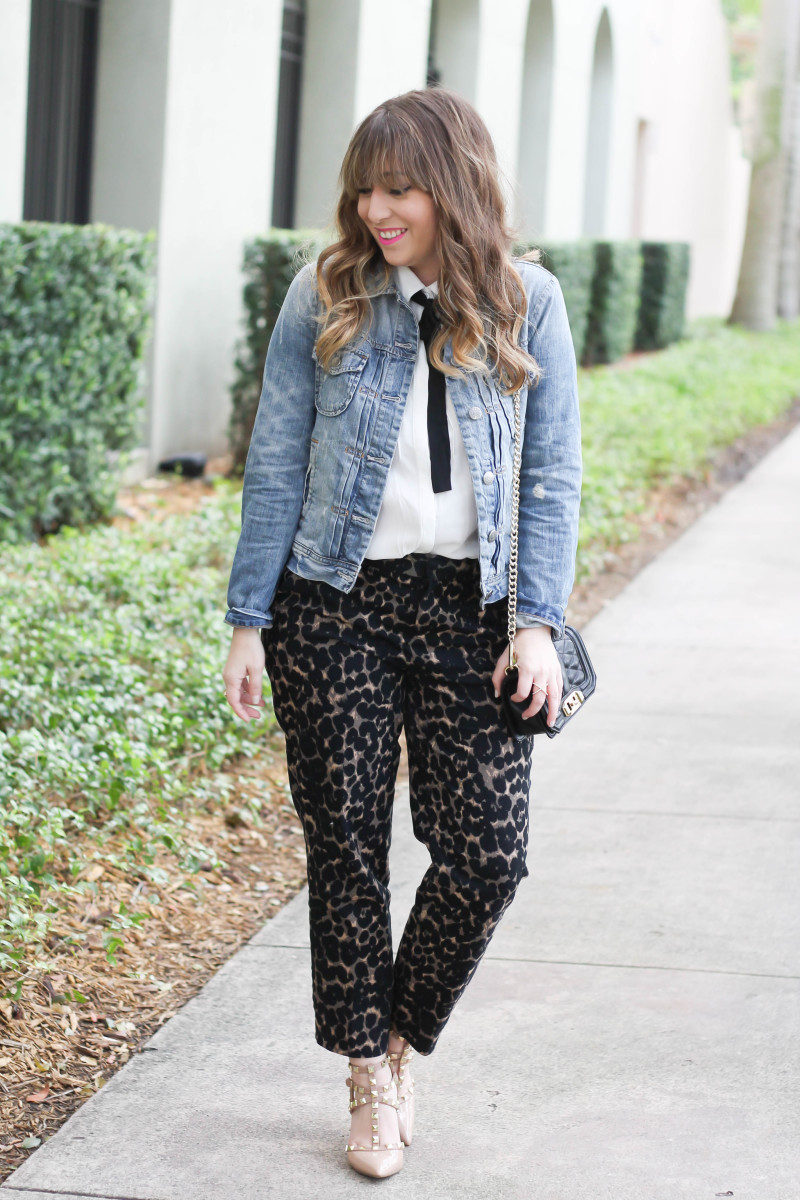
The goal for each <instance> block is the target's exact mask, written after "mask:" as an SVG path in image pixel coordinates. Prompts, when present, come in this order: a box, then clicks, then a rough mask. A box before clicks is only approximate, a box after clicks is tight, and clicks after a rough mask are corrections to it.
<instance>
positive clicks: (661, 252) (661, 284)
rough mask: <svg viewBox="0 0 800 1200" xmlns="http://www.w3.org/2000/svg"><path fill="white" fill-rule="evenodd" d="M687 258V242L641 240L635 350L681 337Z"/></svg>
mask: <svg viewBox="0 0 800 1200" xmlns="http://www.w3.org/2000/svg"><path fill="white" fill-rule="evenodd" d="M690 260H691V246H690V245H689V243H688V242H642V282H641V289H640V303H639V319H638V322H637V326H636V336H635V339H634V345H635V347H636V349H637V350H663V348H664V347H665V346H668V345H670V343H671V342H677V341H678V340H679V339H680V338H681V337H683V331H684V324H685V319H686V287H687V284H688V282H689V266H690Z"/></svg>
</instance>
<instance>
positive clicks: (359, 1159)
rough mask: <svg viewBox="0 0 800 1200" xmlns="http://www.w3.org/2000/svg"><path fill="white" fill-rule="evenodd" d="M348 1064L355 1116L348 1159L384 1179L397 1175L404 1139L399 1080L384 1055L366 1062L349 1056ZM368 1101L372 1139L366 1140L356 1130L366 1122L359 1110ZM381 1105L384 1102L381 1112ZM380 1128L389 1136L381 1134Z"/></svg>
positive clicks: (352, 1110)
mask: <svg viewBox="0 0 800 1200" xmlns="http://www.w3.org/2000/svg"><path fill="white" fill-rule="evenodd" d="M349 1066H350V1074H349V1075H348V1077H347V1080H346V1082H347V1085H348V1087H349V1088H350V1112H351V1113H352V1114H353V1117H352V1120H351V1125H350V1140H349V1141H348V1143H347V1146H346V1147H345V1152H346V1154H347V1161H348V1163H349V1164H350V1166H351V1167H353V1169H354V1170H356V1171H358V1172H359V1173H360V1174H361V1175H371V1176H373V1178H376V1179H383V1178H385V1177H386V1176H387V1175H394V1174H395V1173H396V1172H397V1171H399V1170H400V1168H401V1167H402V1165H403V1142H402V1141H401V1140H400V1131H399V1128H398V1121H397V1110H398V1108H399V1101H398V1099H397V1083H396V1081H395V1078H394V1075H393V1074H392V1071H391V1068H390V1066H389V1059H388V1058H387V1057H386V1056H385V1055H384V1056H383V1057H382V1058H380V1059H376V1060H374V1062H366V1063H358V1062H353V1060H352V1059H350V1060H349ZM367 1104H369V1106H370V1135H369V1136H370V1142H369V1144H364V1142H363V1141H362V1140H361V1138H360V1136H359V1135H358V1133H357V1132H356V1130H357V1129H358V1128H360V1126H361V1125H362V1124H363V1118H361V1114H360V1112H359V1110H360V1109H361V1108H362V1107H363V1106H365V1105H367ZM379 1106H384V1108H383V1111H382V1112H381V1110H380V1108H379ZM356 1114H357V1115H356ZM381 1116H382V1117H383V1120H381V1119H380V1117H381ZM381 1130H382V1131H383V1134H384V1137H385V1139H386V1140H383V1139H382V1138H381Z"/></svg>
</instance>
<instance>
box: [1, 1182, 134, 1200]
mask: <svg viewBox="0 0 800 1200" xmlns="http://www.w3.org/2000/svg"><path fill="white" fill-rule="evenodd" d="M0 1192H29V1193H30V1194H31V1195H38V1196H78V1197H84V1196H85V1197H86V1200H148V1198H147V1197H146V1196H117V1195H109V1193H108V1192H80V1191H78V1192H76V1191H75V1189H74V1188H68V1189H67V1190H66V1191H62V1190H61V1189H60V1188H40V1187H24V1186H20V1185H19V1184H16V1183H2V1184H0ZM150 1200H156V1198H155V1197H150Z"/></svg>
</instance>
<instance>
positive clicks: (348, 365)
mask: <svg viewBox="0 0 800 1200" xmlns="http://www.w3.org/2000/svg"><path fill="white" fill-rule="evenodd" d="M311 354H312V358H313V359H314V363H315V365H316V371H315V382H314V406H315V408H316V410H317V412H319V413H322V415H323V416H326V417H336V416H339V414H340V413H343V412H344V410H345V409H346V408H347V406H348V404H349V403H350V401H351V400H352V399H353V396H354V395H355V393H356V389H357V388H358V384H359V380H360V379H361V376H362V375H363V374H364V368H365V367H366V365H367V362H368V360H369V349H368V348H366V347H363V346H354V347H345V349H344V350H342V351H339V352H338V354H337V355H336V357H335V359H334V361H333V362H332V363H331V365H330V367H329V368H328V370H327V371H326V370H325V369H324V368H323V366H322V364H321V363H320V361H319V358H318V357H317V350H316V347H314V349H313V350H312V352H311Z"/></svg>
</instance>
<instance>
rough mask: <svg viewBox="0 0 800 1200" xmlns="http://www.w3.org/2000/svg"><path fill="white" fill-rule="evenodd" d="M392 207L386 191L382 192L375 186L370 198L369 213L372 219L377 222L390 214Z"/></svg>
mask: <svg viewBox="0 0 800 1200" xmlns="http://www.w3.org/2000/svg"><path fill="white" fill-rule="evenodd" d="M390 212H391V207H390V205H389V204H388V197H387V195H386V193H385V192H381V190H380V189H379V188H373V190H372V194H371V195H370V198H369V209H368V215H369V219H370V220H371V221H374V222H377V221H381V220H383V219H384V218H385V217H387V216H389V214H390Z"/></svg>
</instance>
